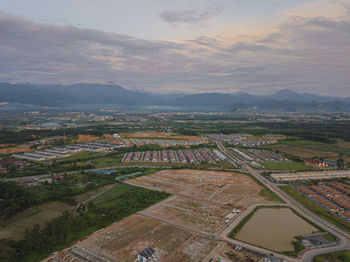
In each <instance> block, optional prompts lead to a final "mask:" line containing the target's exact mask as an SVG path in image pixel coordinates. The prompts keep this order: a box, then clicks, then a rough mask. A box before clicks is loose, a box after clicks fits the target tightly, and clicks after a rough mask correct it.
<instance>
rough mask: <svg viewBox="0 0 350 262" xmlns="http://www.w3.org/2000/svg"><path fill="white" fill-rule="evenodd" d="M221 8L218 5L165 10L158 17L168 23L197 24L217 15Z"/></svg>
mask: <svg viewBox="0 0 350 262" xmlns="http://www.w3.org/2000/svg"><path fill="white" fill-rule="evenodd" d="M222 10H223V7H222V6H218V5H217V6H208V7H205V8H191V9H186V10H167V11H164V12H162V13H161V14H160V18H161V19H162V20H163V21H164V22H166V23H169V24H197V23H201V22H204V21H207V20H209V19H210V18H212V17H213V16H215V15H218V14H219V13H221V12H222Z"/></svg>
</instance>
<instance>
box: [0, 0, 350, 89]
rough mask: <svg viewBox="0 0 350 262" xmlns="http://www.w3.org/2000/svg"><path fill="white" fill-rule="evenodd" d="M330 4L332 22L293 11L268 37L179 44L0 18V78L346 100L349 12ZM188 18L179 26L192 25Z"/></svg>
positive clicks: (233, 37)
mask: <svg viewBox="0 0 350 262" xmlns="http://www.w3.org/2000/svg"><path fill="white" fill-rule="evenodd" d="M323 2H324V0H321V1H319V4H320V5H322V4H323ZM329 3H331V4H333V5H336V7H334V10H336V11H335V13H334V15H332V16H330V15H327V16H310V15H308V14H304V13H302V12H300V13H298V12H297V10H298V9H297V8H295V9H294V10H292V11H291V12H284V13H283V19H282V20H281V21H280V22H279V23H278V24H277V25H276V26H275V27H274V28H271V30H266V32H267V33H260V34H256V33H255V32H249V31H247V32H246V33H245V34H244V35H231V34H229V33H225V34H220V35H215V36H213V35H197V36H194V37H193V38H190V39H184V40H178V41H165V40H150V39H142V38H137V37H132V36H128V35H123V34H116V33H106V32H103V31H100V30H96V29H84V28H79V27H74V26H62V25H52V24H43V23H39V22H34V21H30V20H27V19H24V18H20V17H16V16H13V15H9V14H6V13H0V79H1V81H3V82H5V81H11V82H33V83H51V84H55V83H60V84H71V83H77V82H87V83H96V82H98V83H110V82H113V83H117V84H120V85H123V86H124V87H127V88H131V89H139V90H143V89H145V90H147V91H152V92H187V93H194V92H203V91H206V92H207V91H213V92H214V91H215V92H217V91H218V92H237V91H245V92H253V93H271V92H273V91H275V90H277V89H282V88H290V89H293V90H295V91H300V92H304V91H307V92H317V93H320V94H331V95H346V96H350V86H349V83H350V59H349V58H350V49H349V46H350V15H349V13H350V12H349V10H350V7H347V5H344V4H343V3H342V4H339V5H338V4H337V3H335V2H334V1H331V0H330V1H329ZM314 5H315V3H314ZM314 8H315V10H321V9H322V8H317V7H314ZM332 10H333V9H332ZM337 10H342V12H338V11H337ZM318 12H320V14H322V12H321V11H318ZM209 13H210V14H213V13H215V12H209V11H208V15H204V14H202V16H201V15H198V14H196V15H194V17H195V19H194V20H196V19H197V21H200V20H201V19H203V17H207V16H209ZM315 14H316V11H315ZM179 17H182V15H180V16H179ZM188 17H189V18H185V16H183V17H182V18H179V20H177V21H188V23H191V22H190V20H191V19H192V18H190V17H191V16H188ZM198 17H202V18H200V19H199V20H198ZM173 19H174V23H176V22H175V20H176V19H177V18H173ZM186 19H187V20H186ZM170 23H172V22H170ZM186 23H187V22H186Z"/></svg>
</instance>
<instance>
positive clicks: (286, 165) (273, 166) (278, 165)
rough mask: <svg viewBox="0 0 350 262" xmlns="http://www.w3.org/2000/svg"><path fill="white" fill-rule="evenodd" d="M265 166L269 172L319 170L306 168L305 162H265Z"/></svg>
mask: <svg viewBox="0 0 350 262" xmlns="http://www.w3.org/2000/svg"><path fill="white" fill-rule="evenodd" d="M263 165H264V166H265V167H266V169H268V170H298V171H304V170H306V171H308V170H317V168H314V167H310V166H305V163H304V162H264V163H263Z"/></svg>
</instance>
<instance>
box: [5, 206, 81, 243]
mask: <svg viewBox="0 0 350 262" xmlns="http://www.w3.org/2000/svg"><path fill="white" fill-rule="evenodd" d="M75 209H76V207H74V206H70V205H67V204H64V203H61V202H50V203H47V204H43V205H39V206H36V207H33V208H31V209H30V210H28V211H29V212H28V211H24V212H23V213H24V214H23V215H21V214H19V216H18V218H17V219H14V221H12V222H11V223H9V224H7V225H6V226H5V227H2V228H0V239H2V238H12V239H15V240H19V239H22V238H23V237H24V234H25V232H26V230H31V229H32V228H33V226H34V225H35V224H39V225H40V226H44V225H45V224H46V223H47V222H50V221H51V220H52V219H54V218H56V217H59V216H60V215H62V212H63V211H69V212H71V213H75Z"/></svg>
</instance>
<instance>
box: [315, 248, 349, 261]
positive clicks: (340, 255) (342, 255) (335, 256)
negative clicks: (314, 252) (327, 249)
mask: <svg viewBox="0 0 350 262" xmlns="http://www.w3.org/2000/svg"><path fill="white" fill-rule="evenodd" d="M345 261H350V251H348V250H347V251H341V252H335V253H329V254H325V255H320V256H317V257H315V259H314V262H345Z"/></svg>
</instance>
